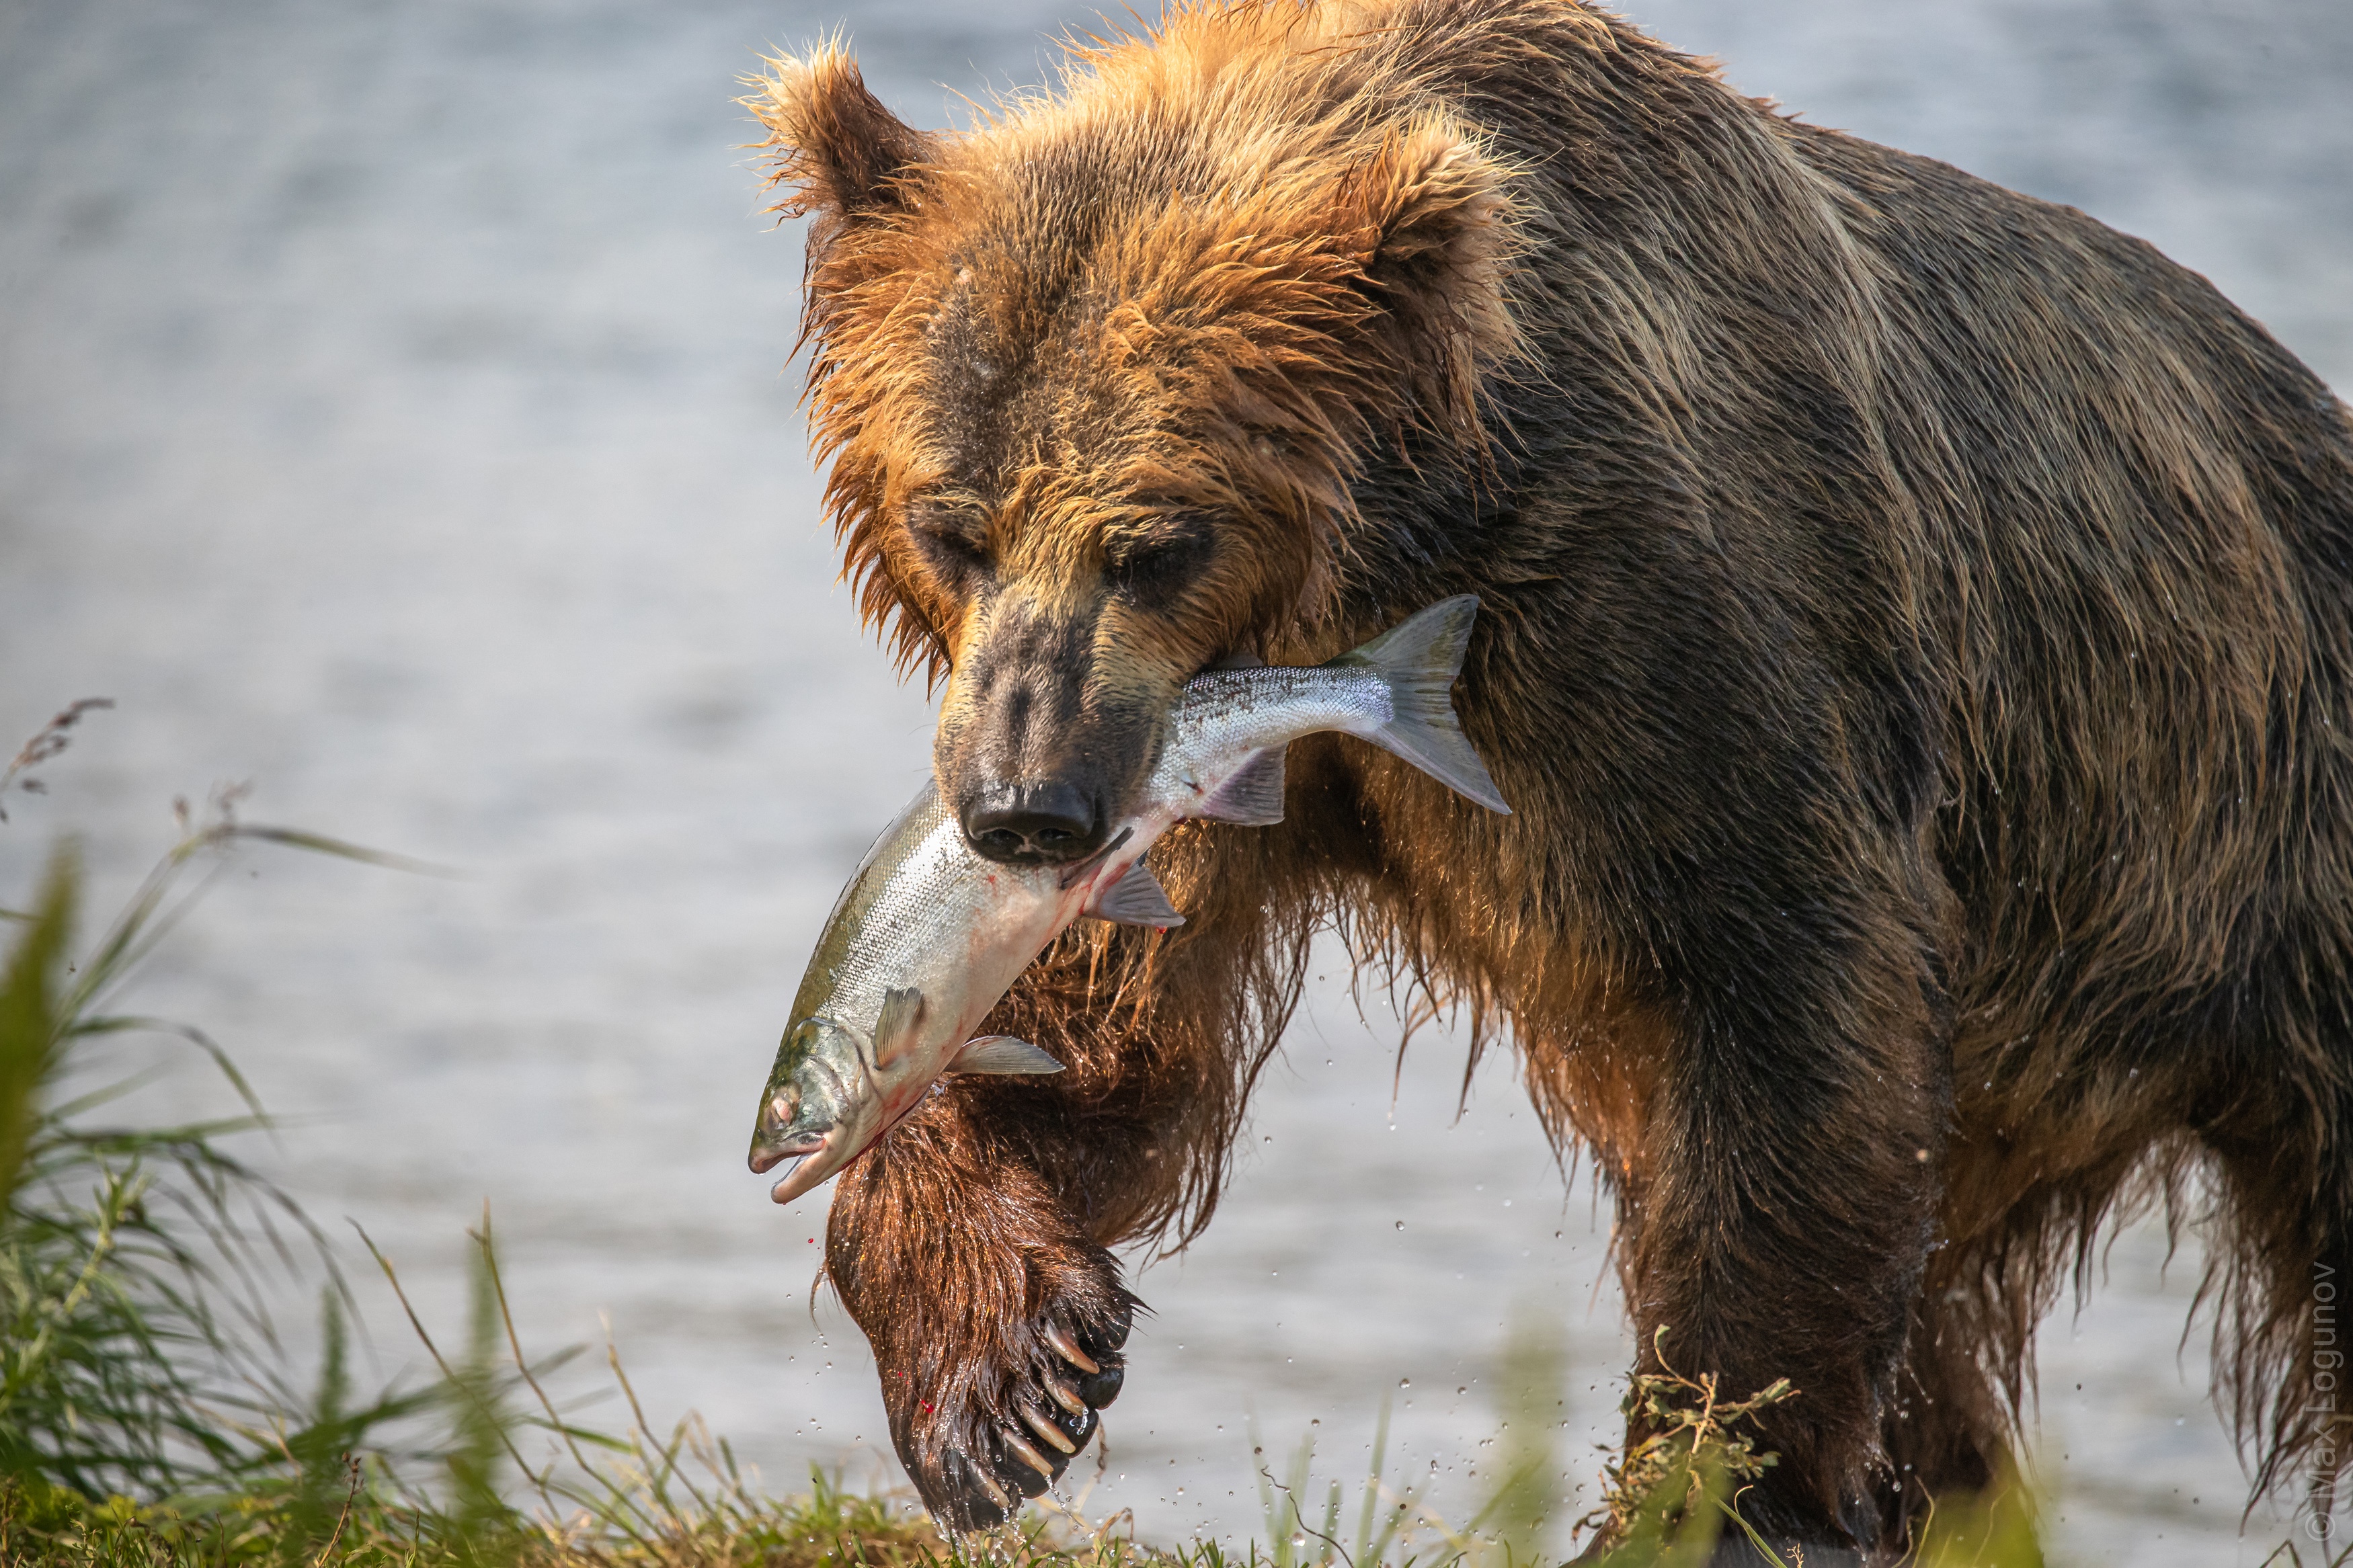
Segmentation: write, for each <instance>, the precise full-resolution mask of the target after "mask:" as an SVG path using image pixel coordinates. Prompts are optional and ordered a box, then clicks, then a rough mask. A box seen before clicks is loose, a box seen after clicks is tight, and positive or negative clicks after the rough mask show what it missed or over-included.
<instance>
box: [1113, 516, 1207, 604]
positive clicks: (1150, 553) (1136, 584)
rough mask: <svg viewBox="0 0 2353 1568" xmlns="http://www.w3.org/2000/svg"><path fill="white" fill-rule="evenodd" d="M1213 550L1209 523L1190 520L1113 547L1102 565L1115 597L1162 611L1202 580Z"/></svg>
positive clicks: (1195, 519) (1196, 519)
mask: <svg viewBox="0 0 2353 1568" xmlns="http://www.w3.org/2000/svg"><path fill="white" fill-rule="evenodd" d="M1211 549H1212V542H1211V538H1210V533H1209V525H1208V521H1207V520H1205V519H1199V518H1188V519H1186V520H1184V521H1182V522H1179V523H1177V524H1176V525H1175V526H1174V527H1170V528H1165V529H1158V530H1155V531H1153V532H1151V533H1149V534H1146V535H1145V536H1143V537H1142V538H1139V539H1132V540H1127V541H1124V542H1121V543H1117V544H1114V545H1113V546H1112V548H1111V550H1110V552H1108V554H1107V555H1106V556H1105V559H1104V561H1103V577H1104V580H1105V581H1106V582H1108V583H1109V584H1110V585H1111V587H1112V590H1113V592H1114V593H1118V594H1122V595H1126V596H1127V597H1128V598H1130V599H1133V600H1134V601H1135V602H1136V603H1137V604H1139V605H1144V606H1145V607H1146V608H1147V609H1159V608H1161V607H1163V606H1165V605H1169V604H1171V603H1173V602H1174V601H1175V600H1176V597H1177V596H1178V595H1181V594H1183V593H1184V592H1185V590H1186V589H1187V588H1188V587H1190V586H1191V585H1192V584H1193V583H1194V581H1195V580H1196V579H1197V578H1198V577H1199V576H1200V574H1201V571H1202V569H1203V568H1204V567H1206V566H1207V565H1208V563H1209V556H1210V552H1211Z"/></svg>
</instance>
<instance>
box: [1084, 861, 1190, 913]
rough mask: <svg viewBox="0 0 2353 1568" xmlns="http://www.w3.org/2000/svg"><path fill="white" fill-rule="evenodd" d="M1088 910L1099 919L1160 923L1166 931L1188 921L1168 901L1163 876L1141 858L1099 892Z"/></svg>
mask: <svg viewBox="0 0 2353 1568" xmlns="http://www.w3.org/2000/svg"><path fill="white" fill-rule="evenodd" d="M1087 913H1089V914H1091V915H1092V916H1094V917H1095V918H1096V919H1097V920H1105V921H1118V922H1119V923H1120V924H1122V925H1129V926H1157V927H1159V928H1160V929H1161V930H1163V931H1166V929H1168V928H1169V927H1170V926H1180V925H1183V924H1184V923H1185V917H1184V916H1183V915H1180V914H1178V913H1177V912H1176V905H1174V904H1172V903H1170V902H1169V901H1168V890H1167V889H1166V888H1163V887H1162V886H1161V885H1160V879H1159V878H1157V877H1155V876H1154V875H1153V874H1152V870H1151V868H1149V867H1147V866H1146V865H1145V863H1144V862H1143V861H1141V860H1138V861H1137V862H1136V863H1135V864H1134V865H1133V866H1130V867H1129V868H1127V870H1126V872H1125V874H1124V875H1123V876H1122V877H1121V878H1120V879H1119V880H1118V881H1116V882H1113V884H1112V885H1111V886H1110V887H1108V888H1105V889H1103V891H1102V892H1100V893H1098V894H1096V895H1095V901H1094V903H1093V905H1092V907H1091V908H1089V909H1088V910H1087Z"/></svg>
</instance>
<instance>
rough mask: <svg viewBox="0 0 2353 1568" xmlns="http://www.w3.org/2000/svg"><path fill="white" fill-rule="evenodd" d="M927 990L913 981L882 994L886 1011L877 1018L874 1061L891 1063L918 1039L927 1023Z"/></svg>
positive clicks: (883, 1007)
mask: <svg viewBox="0 0 2353 1568" xmlns="http://www.w3.org/2000/svg"><path fill="white" fill-rule="evenodd" d="M922 1027H923V992H922V991H921V990H919V989H917V988H916V987H914V986H913V985H904V986H899V987H897V988H894V989H892V990H890V991H886V992H884V993H883V994H882V1011H881V1014H880V1015H878V1016H876V1018H875V1020H874V1065H875V1066H876V1067H878V1068H881V1067H887V1066H889V1065H890V1064H891V1063H892V1062H893V1061H895V1060H897V1059H898V1058H899V1056H900V1055H901V1053H902V1052H904V1051H906V1050H908V1049H909V1048H910V1047H913V1045H914V1043H915V1037H916V1035H917V1033H918V1032H919V1031H920V1030H921V1028H922Z"/></svg>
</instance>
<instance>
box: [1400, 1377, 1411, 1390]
mask: <svg viewBox="0 0 2353 1568" xmlns="http://www.w3.org/2000/svg"><path fill="white" fill-rule="evenodd" d="M1412 1386H1413V1379H1411V1378H1409V1377H1401V1378H1398V1387H1399V1388H1411V1387H1412Z"/></svg>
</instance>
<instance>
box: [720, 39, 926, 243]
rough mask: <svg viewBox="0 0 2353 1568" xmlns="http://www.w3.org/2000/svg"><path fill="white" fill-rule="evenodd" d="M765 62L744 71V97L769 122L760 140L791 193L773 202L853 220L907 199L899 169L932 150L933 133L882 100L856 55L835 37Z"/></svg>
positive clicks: (774, 178)
mask: <svg viewBox="0 0 2353 1568" xmlns="http://www.w3.org/2000/svg"><path fill="white" fill-rule="evenodd" d="M765 64H766V66H767V69H766V71H765V73H763V74H762V75H759V76H754V77H746V78H744V85H745V86H746V87H749V88H750V89H752V91H751V94H750V95H749V96H748V97H745V98H744V99H742V100H739V101H740V102H741V103H742V104H743V105H744V108H746V109H749V110H751V111H752V112H753V113H754V115H756V116H757V117H758V118H759V121H760V123H761V124H763V125H765V126H766V127H767V130H768V139H767V140H766V141H765V142H759V143H756V144H755V145H757V146H759V147H761V148H763V149H765V150H766V151H767V152H768V153H769V154H770V159H771V163H770V171H769V174H768V183H769V184H770V185H772V186H773V185H783V186H785V187H786V189H787V190H788V192H789V193H790V194H788V195H786V197H785V199H784V200H783V201H781V202H779V203H778V204H777V205H776V209H775V210H776V211H777V212H779V213H782V214H784V215H785V216H787V217H798V216H801V215H802V214H804V213H811V212H814V213H816V214H818V216H823V217H829V218H835V219H850V220H855V219H857V218H860V217H865V216H874V215H878V214H881V213H885V212H892V211H897V210H899V209H901V208H902V207H903V205H905V195H906V189H905V186H904V184H902V179H901V176H902V175H903V174H906V172H907V171H908V170H910V169H911V168H913V167H914V166H915V165H917V164H920V163H924V162H926V161H928V160H929V159H930V158H931V157H932V156H933V154H934V152H935V151H936V147H937V143H936V142H934V139H933V138H932V137H931V136H929V135H927V134H925V133H924V132H921V131H917V130H915V129H914V128H913V126H910V125H908V124H907V123H906V122H905V121H902V120H901V119H900V118H899V117H898V116H897V115H895V114H892V112H891V111H890V110H888V109H885V108H883V107H882V101H881V100H880V99H878V98H876V97H875V96H874V95H873V94H872V93H871V92H869V91H867V90H866V79H865V78H864V77H862V76H860V74H859V70H858V62H856V61H855V60H853V59H851V58H849V56H848V55H846V54H844V53H842V52H841V50H840V49H839V48H837V47H834V46H832V45H830V44H828V45H825V46H823V47H818V48H816V49H812V50H811V51H810V52H809V53H808V54H807V55H805V56H800V57H795V56H790V55H785V56H778V57H776V58H771V59H769V60H767V61H766V62H765Z"/></svg>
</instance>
